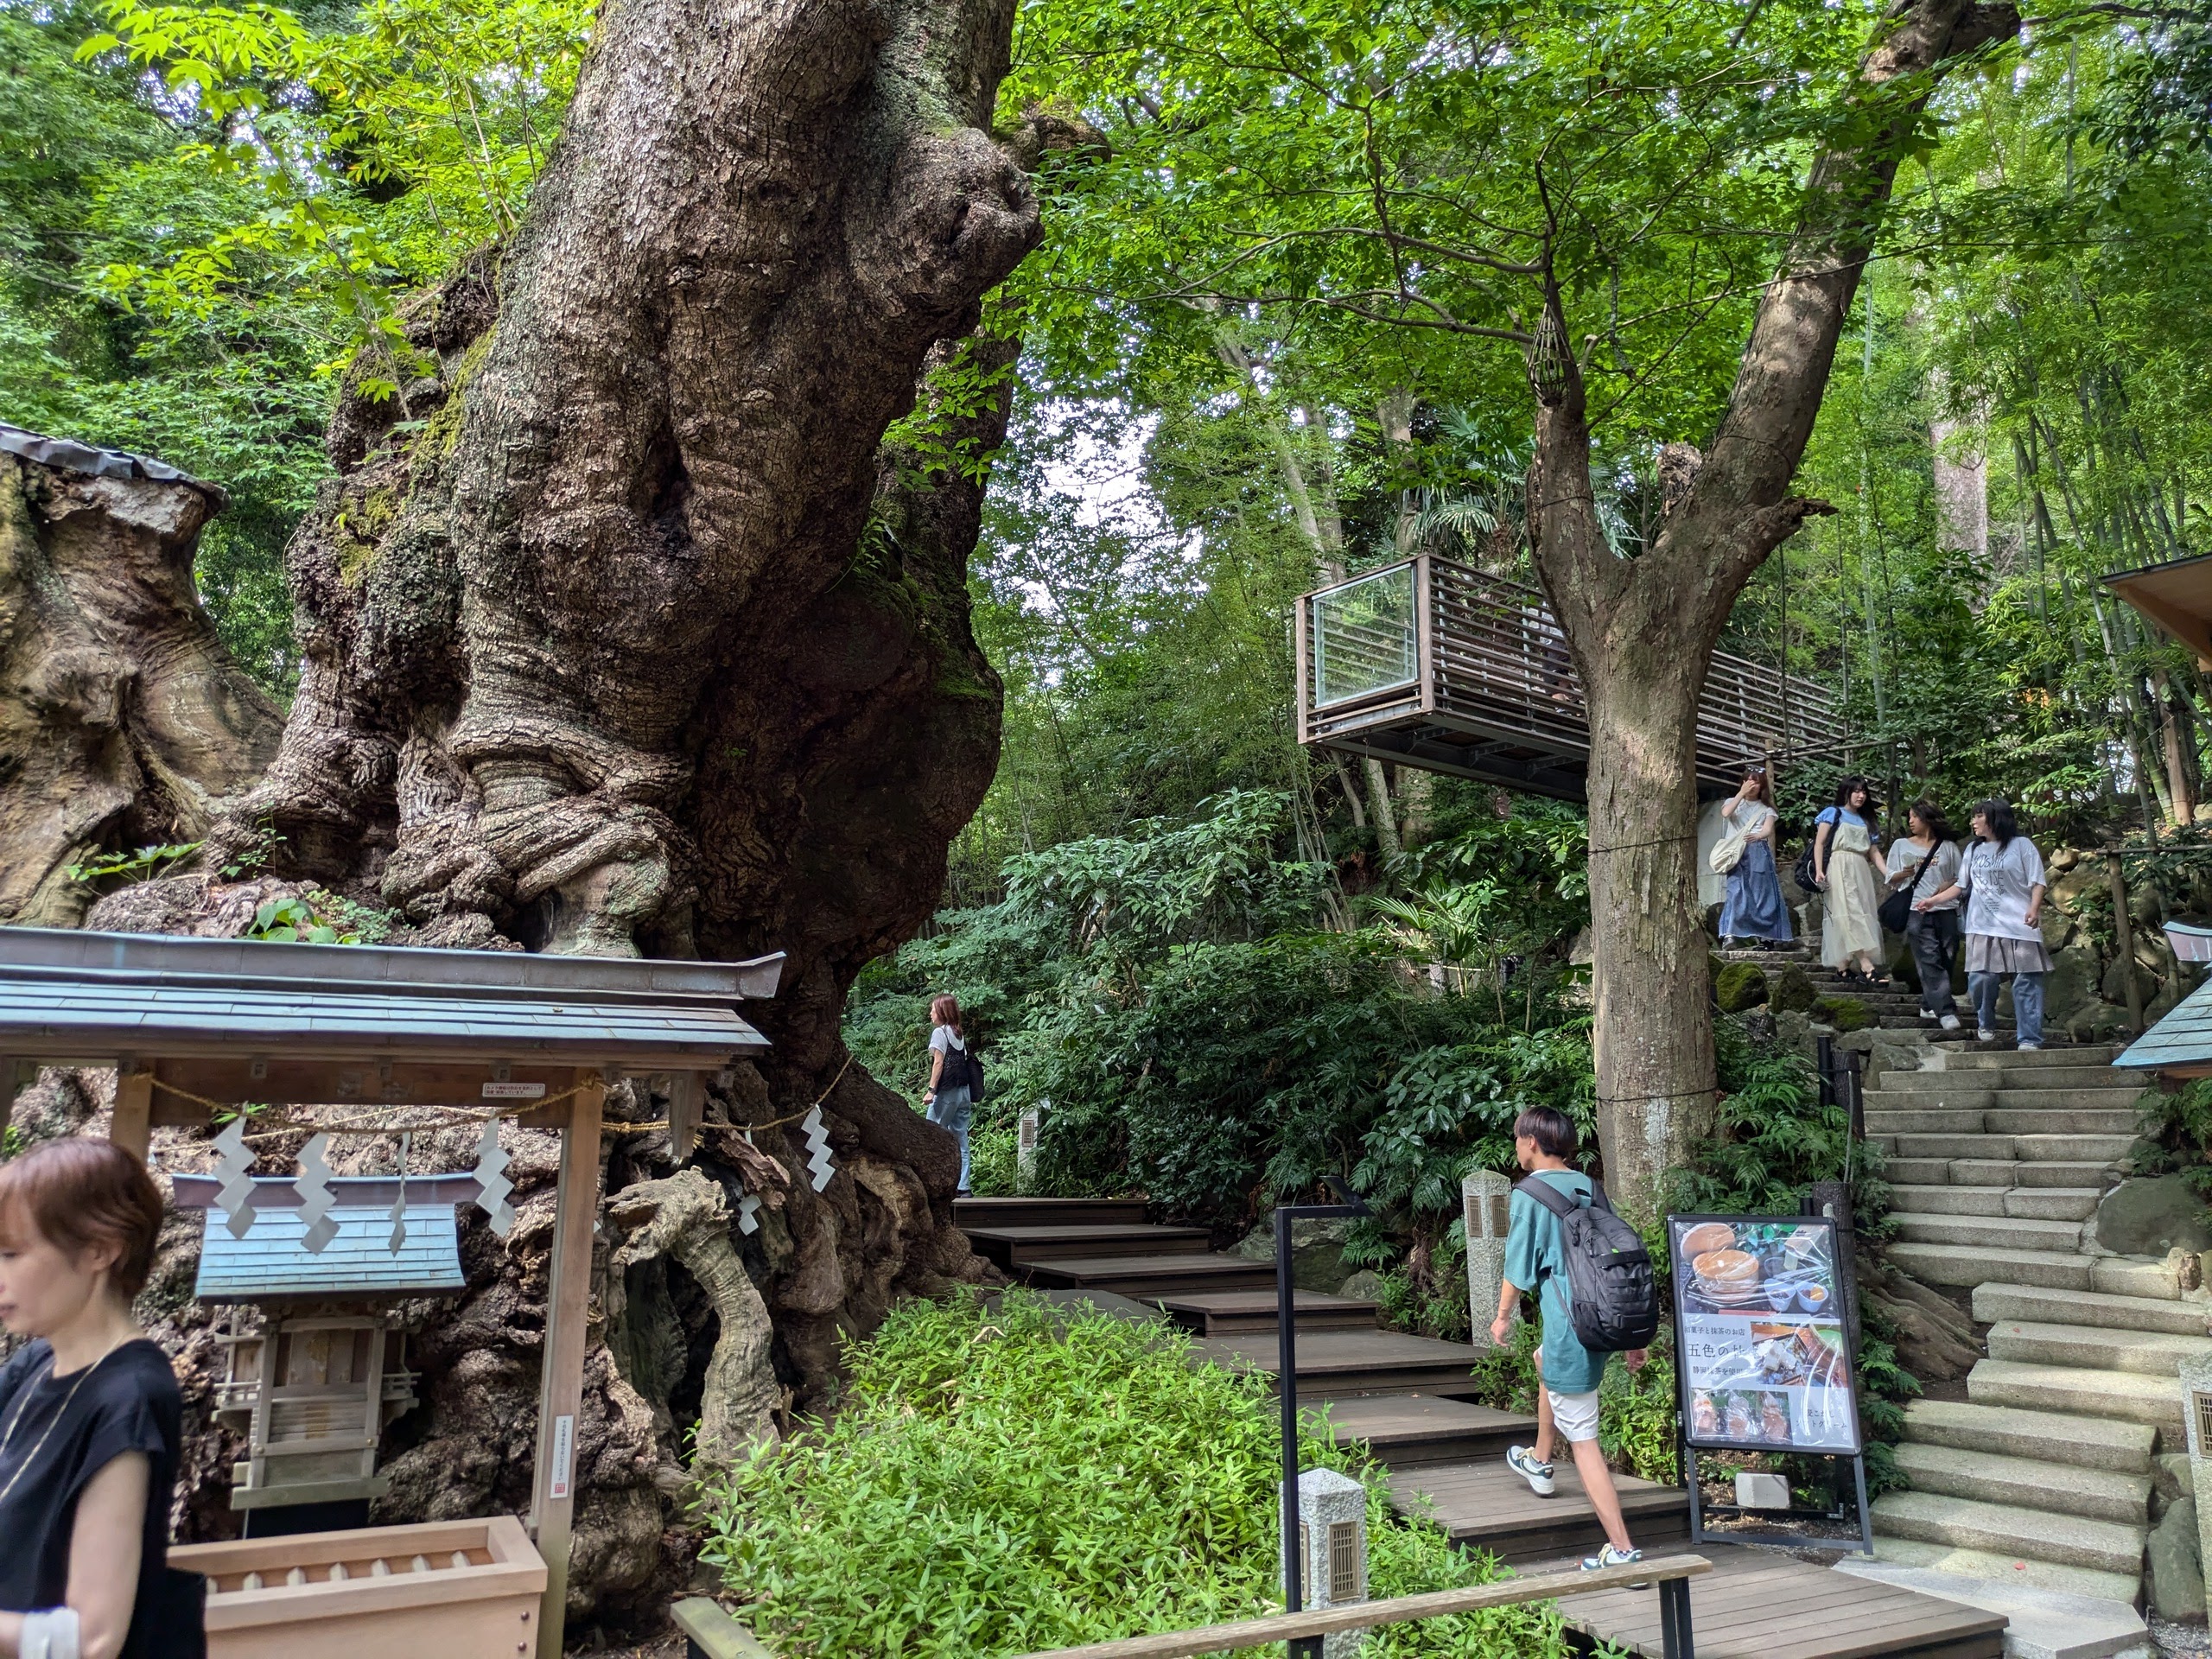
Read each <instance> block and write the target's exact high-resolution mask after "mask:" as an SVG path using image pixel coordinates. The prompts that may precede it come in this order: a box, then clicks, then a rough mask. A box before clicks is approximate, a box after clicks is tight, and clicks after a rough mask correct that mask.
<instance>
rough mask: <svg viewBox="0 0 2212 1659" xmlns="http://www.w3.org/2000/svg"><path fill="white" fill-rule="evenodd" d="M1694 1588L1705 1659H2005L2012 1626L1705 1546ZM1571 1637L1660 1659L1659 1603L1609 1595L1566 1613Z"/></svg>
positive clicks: (1783, 1562)
mask: <svg viewBox="0 0 2212 1659" xmlns="http://www.w3.org/2000/svg"><path fill="white" fill-rule="evenodd" d="M1698 1554H1700V1555H1703V1556H1704V1557H1706V1558H1707V1560H1710V1561H1711V1562H1712V1563H1713V1571H1712V1572H1711V1573H1708V1574H1707V1575H1706V1576H1705V1577H1703V1578H1700V1579H1697V1580H1693V1581H1692V1583H1691V1586H1690V1632H1691V1635H1692V1637H1694V1641H1695V1644H1696V1648H1697V1659H2002V1656H2003V1654H2004V1652H2005V1618H2004V1615H2003V1614H2001V1613H1989V1612H1984V1611H1982V1610H1981V1609H1980V1608H1979V1607H1968V1606H1967V1605H1963V1604H1962V1603H1960V1602H1955V1601H1939V1600H1937V1599H1936V1598H1935V1597H1934V1596H1923V1595H1921V1594H1919V1593H1918V1592H1915V1591H1911V1590H1903V1589H1899V1588H1897V1586H1894V1585H1887V1584H1880V1583H1877V1582H1875V1581H1874V1580H1871V1579H1860V1578H1854V1577H1853V1576H1852V1575H1851V1574H1850V1573H1838V1572H1836V1571H1835V1570H1834V1568H1833V1567H1823V1566H1821V1565H1819V1564H1817V1563H1815V1562H1811V1561H1801V1560H1796V1559H1794V1558H1792V1557H1790V1556H1788V1555H1783V1554H1779V1553H1777V1552H1774V1551H1769V1550H1764V1549H1751V1548H1745V1547H1744V1546H1742V1545H1736V1544H1705V1545H1701V1546H1700V1547H1699V1549H1698ZM1559 1610H1560V1617H1562V1618H1565V1619H1566V1620H1567V1625H1568V1628H1570V1629H1571V1630H1576V1631H1579V1632H1580V1633H1581V1634H1582V1635H1584V1636H1586V1637H1592V1638H1593V1639H1597V1640H1603V1641H1607V1642H1611V1643H1613V1645H1614V1646H1616V1647H1618V1648H1622V1649H1626V1650H1627V1651H1629V1652H1630V1653H1636V1654H1643V1655H1648V1656H1649V1659H1660V1653H1661V1649H1660V1645H1659V1598H1658V1597H1657V1596H1656V1594H1654V1593H1653V1592H1650V1591H1649V1590H1600V1591H1599V1592H1596V1593H1594V1594H1592V1595H1587V1596H1576V1597H1574V1598H1573V1599H1570V1600H1567V1601H1562V1602H1560V1605H1559Z"/></svg>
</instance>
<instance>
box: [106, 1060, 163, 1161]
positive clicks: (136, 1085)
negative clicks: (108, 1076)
mask: <svg viewBox="0 0 2212 1659" xmlns="http://www.w3.org/2000/svg"><path fill="white" fill-rule="evenodd" d="M107 1138H108V1139H109V1140H111V1141H114V1142H115V1144H116V1145H117V1146H118V1147H122V1148H123V1149H124V1151H125V1152H127V1153H129V1154H130V1155H131V1156H132V1157H134V1158H136V1159H137V1160H138V1161H139V1162H140V1163H142V1164H143V1163H144V1162H145V1161H146V1160H147V1159H148V1158H149V1156H150V1155H151V1154H152V1153H153V1150H154V1074H153V1073H152V1072H151V1071H138V1070H137V1068H135V1067H133V1066H131V1065H129V1064H127V1063H126V1064H124V1065H119V1066H118V1067H117V1068H116V1071H115V1116H114V1118H113V1120H112V1122H111V1123H110V1124H109V1126H108V1132H107Z"/></svg>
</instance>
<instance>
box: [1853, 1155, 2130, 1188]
mask: <svg viewBox="0 0 2212 1659" xmlns="http://www.w3.org/2000/svg"><path fill="white" fill-rule="evenodd" d="M1890 1167H1891V1169H1892V1170H1894V1169H1896V1168H1897V1160H1896V1159H1891V1160H1890ZM1947 1167H1948V1169H1949V1171H1950V1177H1951V1185H1954V1186H2072V1187H2084V1186H2093V1187H2096V1188H2098V1189H2099V1190H2102V1189H2103V1188H2105V1187H2107V1186H2110V1185H2112V1184H2113V1180H2114V1179H2117V1176H2118V1172H2117V1171H2116V1170H2115V1169H2114V1168H2113V1166H2112V1165H2111V1164H2109V1163H2073V1164H2069V1163H2064V1162H2056V1161H2054V1162H2050V1163H2033V1164H2026V1163H2022V1162H2021V1161H2020V1160H2018V1159H2017V1158H1954V1159H1951V1160H1948V1165H1947Z"/></svg>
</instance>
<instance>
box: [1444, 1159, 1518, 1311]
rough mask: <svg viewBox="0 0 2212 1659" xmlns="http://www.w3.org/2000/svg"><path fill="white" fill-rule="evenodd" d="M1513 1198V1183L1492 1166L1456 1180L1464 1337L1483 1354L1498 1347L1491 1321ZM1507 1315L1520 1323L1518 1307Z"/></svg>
mask: <svg viewBox="0 0 2212 1659" xmlns="http://www.w3.org/2000/svg"><path fill="white" fill-rule="evenodd" d="M1512 1197H1513V1183H1512V1182H1511V1181H1510V1180H1508V1179H1506V1178H1505V1177H1504V1176H1503V1175H1501V1174H1499V1173H1497V1171H1496V1170H1494V1169H1478V1170H1477V1171H1476V1172H1475V1173H1473V1174H1471V1175H1470V1176H1468V1177H1466V1178H1465V1179H1464V1180H1462V1181H1461V1182H1460V1183H1459V1198H1460V1202H1461V1203H1462V1204H1463V1205H1465V1209H1466V1213H1467V1313H1468V1316H1469V1320H1470V1323H1471V1329H1470V1330H1469V1332H1468V1333H1467V1340H1468V1341H1469V1342H1471V1343H1472V1344H1474V1345H1475V1347H1476V1349H1477V1350H1478V1351H1481V1352H1484V1353H1488V1352H1490V1351H1491V1350H1492V1349H1494V1348H1496V1347H1497V1344H1496V1343H1494V1342H1492V1341H1491V1339H1490V1322H1491V1320H1492V1319H1496V1318H1497V1289H1498V1287H1499V1286H1500V1285H1502V1284H1503V1283H1504V1282H1505V1234H1506V1230H1507V1226H1508V1223H1507V1219H1506V1217H1507V1211H1508V1209H1509V1207H1510V1202H1511V1199H1512ZM1527 1288H1528V1287H1527V1286H1525V1285H1524V1286H1522V1289H1524V1290H1525V1289H1527ZM1509 1317H1510V1319H1512V1321H1513V1323H1514V1324H1516V1325H1518V1324H1520V1323H1521V1310H1520V1309H1519V1308H1517V1307H1516V1308H1515V1309H1514V1310H1513V1312H1512V1313H1511V1314H1510V1315H1509Z"/></svg>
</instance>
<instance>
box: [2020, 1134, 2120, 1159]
mask: <svg viewBox="0 0 2212 1659" xmlns="http://www.w3.org/2000/svg"><path fill="white" fill-rule="evenodd" d="M2134 1144H2135V1137H2134V1135H2133V1134H2129V1135H2014V1136H2012V1155H2013V1156H2014V1157H2015V1158H2018V1159H2020V1160H2023V1161H2024V1162H2027V1163H2031V1164H2074V1163H2107V1164H2110V1163H2117V1162H2118V1161H2119V1160H2120V1159H2122V1158H2125V1157H2126V1156H2127V1154H2128V1149H2129V1148H2130V1147H2133V1146H2134Z"/></svg>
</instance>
